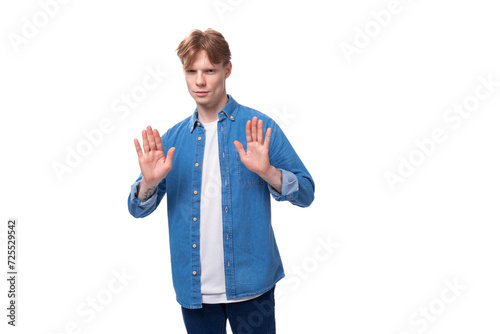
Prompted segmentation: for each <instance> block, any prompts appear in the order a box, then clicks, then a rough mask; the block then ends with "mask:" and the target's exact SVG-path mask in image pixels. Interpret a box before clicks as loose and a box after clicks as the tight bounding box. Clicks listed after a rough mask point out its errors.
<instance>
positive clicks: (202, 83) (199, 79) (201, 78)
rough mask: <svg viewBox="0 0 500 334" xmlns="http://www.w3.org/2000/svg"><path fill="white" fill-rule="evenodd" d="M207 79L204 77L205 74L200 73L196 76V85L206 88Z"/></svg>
mask: <svg viewBox="0 0 500 334" xmlns="http://www.w3.org/2000/svg"><path fill="white" fill-rule="evenodd" d="M205 83H206V82H205V77H204V75H203V72H201V71H200V72H198V75H197V76H196V85H197V86H205Z"/></svg>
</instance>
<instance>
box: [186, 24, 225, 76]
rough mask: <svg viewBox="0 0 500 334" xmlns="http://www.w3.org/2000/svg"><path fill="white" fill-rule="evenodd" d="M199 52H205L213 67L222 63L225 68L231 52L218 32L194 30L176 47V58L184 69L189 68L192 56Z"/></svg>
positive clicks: (209, 29)
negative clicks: (177, 57)
mask: <svg viewBox="0 0 500 334" xmlns="http://www.w3.org/2000/svg"><path fill="white" fill-rule="evenodd" d="M201 50H205V51H206V52H207V55H208V59H209V60H210V62H211V63H212V64H213V65H215V64H219V63H222V66H226V65H227V64H228V63H229V61H230V60H231V51H230V50H229V44H227V42H226V40H225V39H224V36H222V34H221V33H220V32H218V31H215V30H213V29H211V28H208V29H207V30H205V31H201V30H199V29H195V30H193V31H191V33H190V34H189V35H188V36H187V37H186V38H184V39H183V40H182V42H181V43H180V44H179V46H178V47H177V56H179V58H180V60H181V63H182V65H183V66H182V67H183V68H184V69H186V68H188V67H189V66H191V63H192V62H193V58H194V55H195V54H196V53H198V52H199V51H201Z"/></svg>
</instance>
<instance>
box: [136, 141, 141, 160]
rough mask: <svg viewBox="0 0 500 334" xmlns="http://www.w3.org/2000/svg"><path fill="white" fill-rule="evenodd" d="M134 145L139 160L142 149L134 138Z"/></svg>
mask: <svg viewBox="0 0 500 334" xmlns="http://www.w3.org/2000/svg"><path fill="white" fill-rule="evenodd" d="M134 144H135V150H136V151H137V156H138V157H139V158H141V157H142V148H141V144H139V141H138V140H137V139H136V138H134Z"/></svg>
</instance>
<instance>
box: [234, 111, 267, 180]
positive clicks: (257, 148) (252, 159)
mask: <svg viewBox="0 0 500 334" xmlns="http://www.w3.org/2000/svg"><path fill="white" fill-rule="evenodd" d="M246 135H247V151H246V152H245V148H244V147H243V145H242V144H241V143H240V142H239V141H237V140H235V141H234V146H235V147H236V149H237V150H238V153H239V155H240V159H241V162H242V163H243V164H244V165H245V166H246V167H247V168H248V169H249V170H250V171H252V172H254V173H257V174H258V175H259V176H261V177H263V176H264V175H268V174H269V171H270V169H271V167H272V166H271V164H270V163H269V143H270V142H271V128H268V129H267V131H266V136H265V137H264V131H263V123H262V120H259V121H257V117H254V118H253V119H252V121H248V122H247V124H246ZM263 178H264V177H263Z"/></svg>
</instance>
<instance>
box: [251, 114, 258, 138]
mask: <svg viewBox="0 0 500 334" xmlns="http://www.w3.org/2000/svg"><path fill="white" fill-rule="evenodd" d="M252 140H253V141H256V140H257V117H254V118H252Z"/></svg>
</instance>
